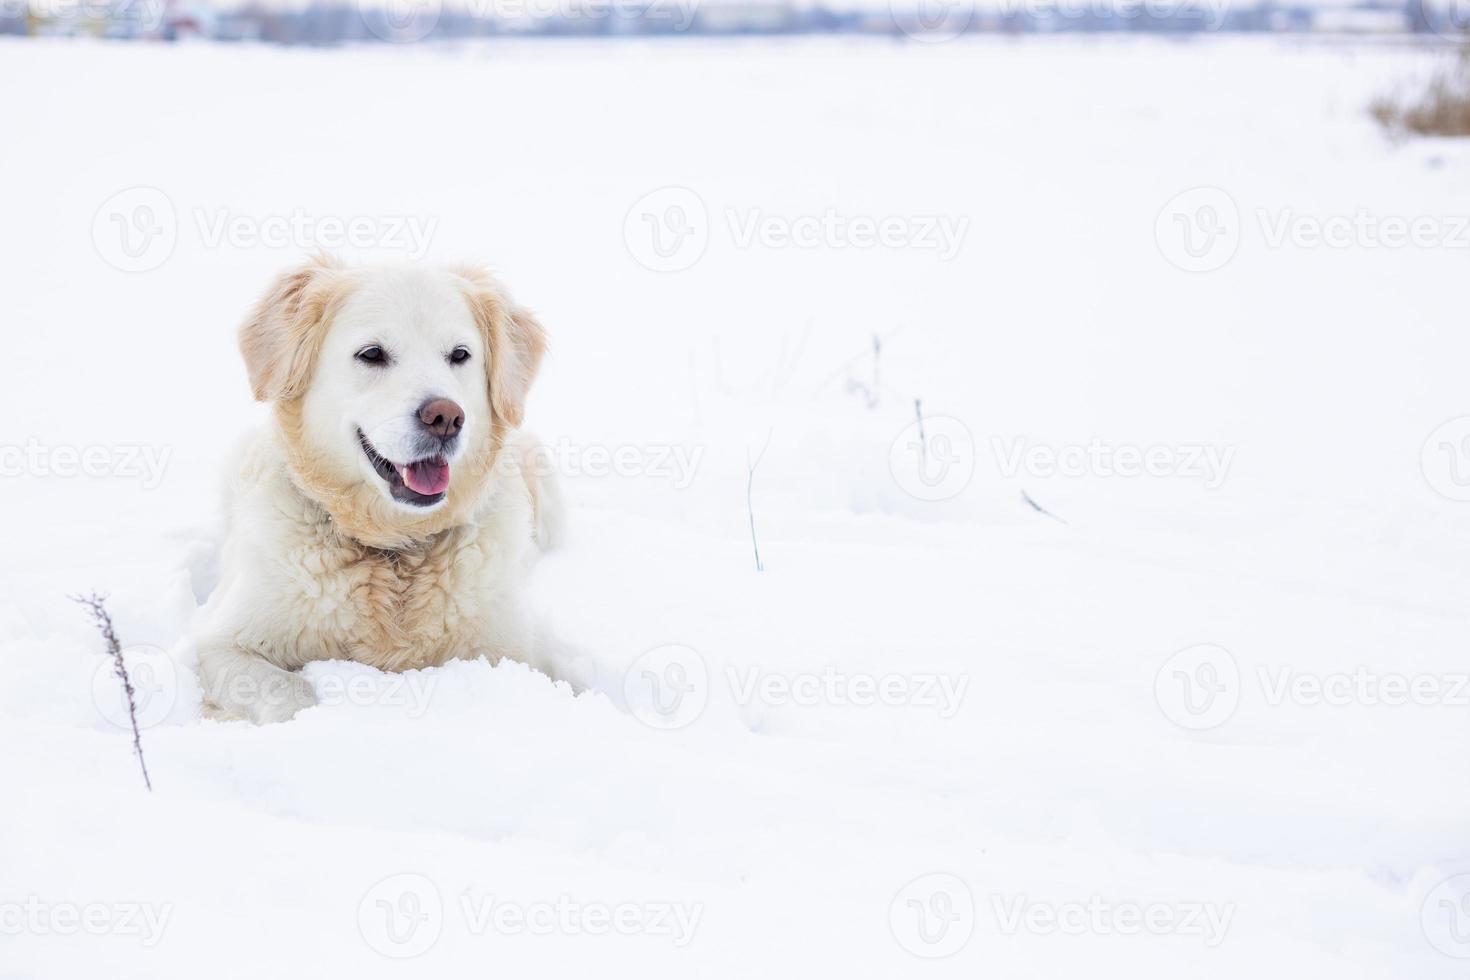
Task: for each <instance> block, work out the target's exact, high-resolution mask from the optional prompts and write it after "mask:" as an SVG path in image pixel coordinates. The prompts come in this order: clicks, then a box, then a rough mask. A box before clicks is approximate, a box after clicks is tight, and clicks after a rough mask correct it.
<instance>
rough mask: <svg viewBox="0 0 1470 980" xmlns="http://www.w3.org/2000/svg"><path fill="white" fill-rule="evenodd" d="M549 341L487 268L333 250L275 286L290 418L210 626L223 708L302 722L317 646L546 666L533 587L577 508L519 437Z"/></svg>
mask: <svg viewBox="0 0 1470 980" xmlns="http://www.w3.org/2000/svg"><path fill="white" fill-rule="evenodd" d="M545 345H546V342H545V334H544V332H543V330H542V328H541V325H540V324H539V323H537V322H536V320H535V318H534V317H532V316H531V314H530V313H529V312H528V311H527V310H526V309H524V308H523V307H520V306H517V305H515V303H514V302H513V301H512V300H511V298H510V297H509V296H508V295H507V294H506V293H505V291H504V290H503V289H501V288H500V286H499V284H498V283H496V282H495V281H494V280H493V279H491V278H490V277H489V276H487V275H485V274H483V273H481V272H478V271H467V270H459V271H441V270H428V269H421V268H410V267H405V268H386V267H384V268H362V269H346V268H343V267H341V266H339V265H337V264H335V263H333V262H330V261H328V260H324V259H319V260H317V261H315V262H313V263H312V264H310V265H308V266H307V267H305V268H302V269H300V270H297V271H295V272H291V273H288V274H286V275H283V276H282V277H281V278H280V279H279V280H278V281H277V282H276V283H275V285H274V286H273V287H272V288H271V290H270V291H269V292H268V293H267V294H266V295H265V296H264V297H263V298H262V299H261V301H260V302H259V304H258V305H257V306H256V308H255V310H254V311H253V312H252V313H251V315H250V316H249V318H248V319H247V320H246V322H245V323H244V325H243V326H242V327H241V328H240V349H241V352H242V353H243V355H244V357H245V365H246V368H247V369H248V371H249V375H250V384H251V386H252V387H253V388H254V391H255V397H256V398H257V399H259V400H261V401H266V402H270V403H271V405H272V408H273V413H272V414H273V418H272V424H271V425H270V427H269V428H268V429H267V430H266V431H264V432H262V433H261V434H260V435H259V436H258V437H256V438H255V439H254V440H253V441H252V442H251V443H250V444H249V445H248V446H247V448H246V449H245V452H244V455H243V460H242V466H241V469H240V473H239V476H238V479H237V480H236V481H235V484H234V486H233V487H232V492H231V494H230V497H229V503H228V508H227V520H228V527H227V532H226V540H225V545H224V551H223V556H222V574H221V580H220V584H219V587H218V588H217V589H216V590H215V592H214V594H213V595H211V596H210V598H209V601H208V603H207V604H206V606H205V608H204V609H203V610H202V612H201V615H200V617H199V621H198V627H197V629H196V631H195V640H196V644H197V649H198V654H199V673H200V680H201V682H202V684H203V687H204V695H205V698H206V700H207V702H208V703H209V704H210V707H211V712H212V713H213V714H214V715H215V716H216V717H227V718H248V719H250V720H252V721H254V722H256V723H264V722H270V721H282V720H285V719H288V718H290V717H291V716H293V715H294V714H295V713H296V712H297V711H299V710H300V709H301V708H303V707H306V706H309V705H311V704H313V703H315V696H314V694H313V692H312V688H311V685H310V684H309V683H307V681H306V680H305V679H304V678H303V677H301V676H300V675H299V674H297V673H294V672H293V671H295V670H297V669H299V668H300V667H301V666H302V665H304V664H306V663H308V662H310V661H313V660H325V659H346V660H355V661H357V662H359V663H364V664H370V665H372V666H374V667H378V668H380V669H382V670H406V669H410V668H417V667H428V666H434V665H437V664H442V663H444V662H445V661H446V660H450V659H453V658H457V657H464V658H473V657H479V656H486V657H488V658H489V659H491V660H492V661H495V660H498V659H500V658H501V657H511V658H512V659H516V660H521V661H526V662H531V663H533V664H535V665H536V666H539V667H541V668H543V669H545V668H546V666H547V664H544V663H536V661H537V659H538V657H537V654H536V652H535V650H536V643H535V636H534V631H533V629H532V627H531V624H530V622H529V619H528V617H527V614H526V611H525V609H524V608H523V605H522V601H521V588H522V583H523V581H524V579H525V576H526V572H527V568H528V566H529V559H530V558H531V557H533V556H534V554H535V553H536V552H537V545H538V544H539V545H541V546H543V547H544V546H546V545H547V544H548V543H549V540H550V538H551V536H552V535H553V533H554V531H555V528H556V527H557V526H558V525H559V522H560V504H559V501H558V499H557V495H556V491H555V485H554V483H553V482H552V481H551V479H550V476H549V474H540V475H538V473H537V472H536V469H537V468H536V467H534V466H531V465H529V464H530V463H532V462H533V461H534V459H535V458H536V449H537V447H536V445H535V443H534V442H532V441H529V440H527V439H525V438H524V437H519V438H518V437H516V436H515V435H514V430H515V429H516V427H517V426H518V425H520V423H521V418H522V413H523V411H524V408H525V402H526V393H527V390H528V389H529V388H530V385H531V381H532V379H533V378H534V377H535V375H536V370H537V367H538V365H539V364H540V361H541V356H542V354H543V352H544V350H545Z"/></svg>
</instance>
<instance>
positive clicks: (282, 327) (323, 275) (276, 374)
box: [240, 255, 342, 402]
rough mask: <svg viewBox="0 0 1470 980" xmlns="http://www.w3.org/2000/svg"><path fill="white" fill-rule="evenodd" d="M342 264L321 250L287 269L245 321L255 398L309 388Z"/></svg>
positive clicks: (244, 351)
mask: <svg viewBox="0 0 1470 980" xmlns="http://www.w3.org/2000/svg"><path fill="white" fill-rule="evenodd" d="M341 269H342V267H341V266H340V265H339V264H338V263H337V262H335V261H334V260H332V259H330V258H328V257H327V256H323V255H319V256H317V257H316V258H314V259H312V261H311V262H310V263H308V264H307V265H305V266H303V267H301V268H300V269H297V270H295V271H294V272H287V273H284V274H282V275H281V276H280V277H278V278H277V279H276V281H275V282H274V283H273V284H272V285H271V288H270V289H269V290H267V291H266V294H265V295H264V296H262V297H261V298H260V300H259V301H258V302H257V303H256V304H255V308H254V309H253V310H251V311H250V315H249V316H248V317H246V319H245V322H244V323H242V324H241V325H240V354H241V356H242V357H244V358H245V370H246V371H247V372H248V373H249V374H250V389H251V391H253V392H254V393H255V399H256V401H262V402H269V401H278V400H281V399H288V398H294V397H296V396H297V395H300V394H301V393H302V392H304V391H305V390H306V383H307V382H308V381H309V380H311V369H312V367H313V365H315V363H316V355H317V351H318V350H320V348H321V344H322V338H323V337H324V336H325V335H326V325H327V320H328V318H329V317H330V315H331V312H332V307H333V305H334V304H335V301H336V300H337V298H338V297H339V296H340V295H341V292H342V290H341V284H342V276H341Z"/></svg>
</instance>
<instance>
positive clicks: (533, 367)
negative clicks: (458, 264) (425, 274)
mask: <svg viewBox="0 0 1470 980" xmlns="http://www.w3.org/2000/svg"><path fill="white" fill-rule="evenodd" d="M455 271H456V272H457V274H458V275H459V276H460V277H461V278H462V279H464V280H465V283H466V298H467V299H468V301H469V304H470V310H471V311H472V312H473V313H474V315H475V321H476V322H477V323H478V324H479V325H480V333H481V335H482V336H483V337H484V338H485V350H486V351H487V352H488V355H489V356H488V360H489V363H488V364H487V365H486V373H487V375H488V382H489V385H490V408H491V410H492V411H493V412H494V413H495V414H496V415H497V416H499V417H500V418H501V419H503V420H504V421H505V424H506V425H508V426H510V427H511V428H515V427H517V426H519V425H520V424H521V420H522V419H523V418H525V414H526V395H527V394H528V393H529V392H530V390H531V382H532V381H534V380H535V379H536V371H537V370H538V369H539V368H540V367H541V358H542V357H543V356H545V354H546V330H545V328H544V327H542V326H541V323H540V322H539V321H538V320H537V319H536V318H535V317H534V316H533V315H532V314H531V311H530V310H528V309H526V308H525V307H524V306H517V305H516V304H515V301H514V300H512V299H511V298H510V295H509V294H508V293H506V292H505V290H504V289H503V288H501V286H500V284H499V283H497V282H496V281H495V280H494V279H493V278H491V277H490V275H489V274H487V273H485V272H484V271H483V270H480V269H457V270H455Z"/></svg>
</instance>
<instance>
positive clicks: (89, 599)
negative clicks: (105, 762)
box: [72, 592, 153, 793]
mask: <svg viewBox="0 0 1470 980" xmlns="http://www.w3.org/2000/svg"><path fill="white" fill-rule="evenodd" d="M103 598H104V597H103V596H100V595H98V594H97V593H95V592H93V593H92V594H91V595H85V596H80V595H79V596H72V599H73V600H75V601H76V602H79V603H81V604H82V605H83V606H85V607H86V608H87V612H89V613H91V615H92V622H93V623H94V624H95V625H96V627H97V631H98V632H99V633H101V634H102V639H103V640H104V641H105V642H106V644H107V653H108V656H110V657H112V669H113V673H115V674H116V675H117V679H118V680H120V681H122V686H123V693H124V694H125V695H126V696H127V700H128V720H129V721H131V722H132V725H133V752H134V753H136V754H137V756H138V766H139V768H141V769H142V770H143V785H144V786H147V787H148V792H150V793H151V792H153V781H152V780H151V779H149V778H148V763H147V762H146V761H144V759H143V735H142V733H141V732H139V731H138V702H137V699H136V695H135V692H134V691H133V682H132V681H131V680H129V679H128V666H127V664H126V663H124V662H123V652H122V644H120V643H119V642H118V640H117V630H115V629H114V628H113V626H112V616H111V615H109V614H108V612H107V606H106V605H104V604H103V601H102V600H103Z"/></svg>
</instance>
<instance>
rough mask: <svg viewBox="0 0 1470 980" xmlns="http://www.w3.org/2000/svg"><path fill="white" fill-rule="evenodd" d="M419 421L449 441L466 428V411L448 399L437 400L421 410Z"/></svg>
mask: <svg viewBox="0 0 1470 980" xmlns="http://www.w3.org/2000/svg"><path fill="white" fill-rule="evenodd" d="M419 421H420V422H422V423H423V424H424V428H426V429H428V430H429V431H430V432H432V433H434V435H436V436H438V437H439V438H441V439H448V438H450V437H452V436H457V435H459V430H460V429H462V428H464V409H462V408H460V407H459V406H458V405H457V404H455V403H454V402H452V401H450V400H449V399H448V398H435V399H433V400H431V401H426V402H424V404H423V407H421V408H420V409H419Z"/></svg>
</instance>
